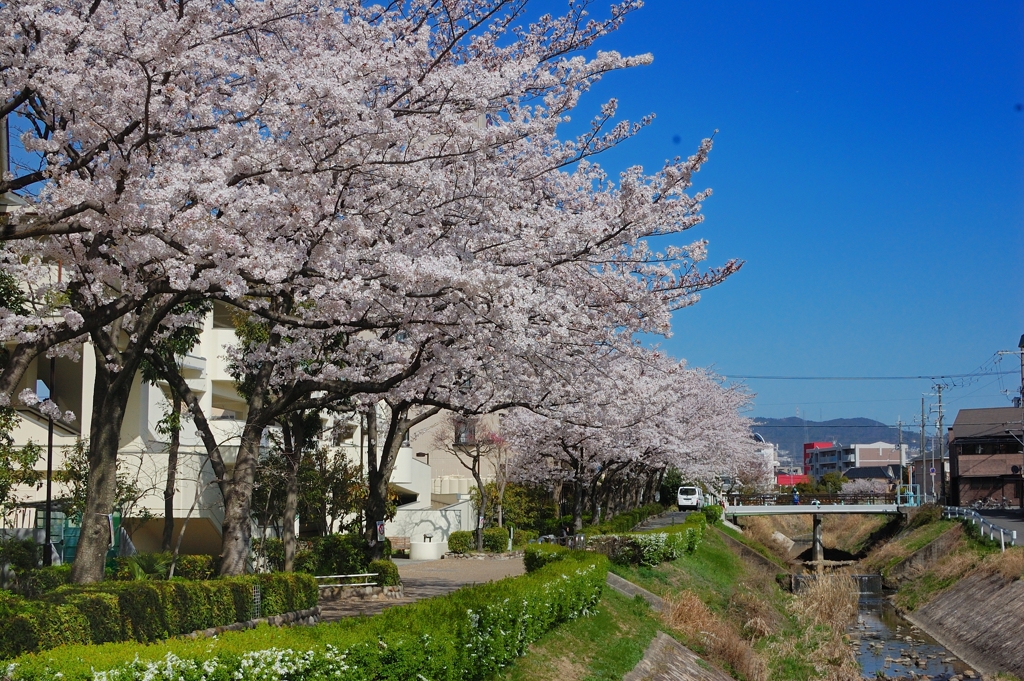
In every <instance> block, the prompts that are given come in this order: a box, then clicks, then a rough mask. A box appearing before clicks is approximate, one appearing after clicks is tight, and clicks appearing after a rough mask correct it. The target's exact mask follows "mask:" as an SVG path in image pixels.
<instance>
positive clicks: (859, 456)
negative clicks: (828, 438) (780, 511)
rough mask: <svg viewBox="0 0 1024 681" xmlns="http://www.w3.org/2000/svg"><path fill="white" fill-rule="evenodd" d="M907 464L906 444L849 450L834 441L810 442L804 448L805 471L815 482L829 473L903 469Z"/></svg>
mask: <svg viewBox="0 0 1024 681" xmlns="http://www.w3.org/2000/svg"><path fill="white" fill-rule="evenodd" d="M906 462H907V446H906V445H900V446H897V445H893V444H889V443H887V442H872V443H871V444H864V445H849V446H845V447H844V446H843V445H841V444H837V443H833V442H808V443H807V444H805V445H804V472H805V473H806V474H807V475H809V476H811V477H812V478H813V479H815V480H821V478H822V476H824V475H827V474H828V473H837V472H838V473H841V474H843V475H846V473H847V471H849V470H851V469H854V468H873V467H883V468H884V467H889V466H903V465H905V464H906ZM847 477H849V476H847Z"/></svg>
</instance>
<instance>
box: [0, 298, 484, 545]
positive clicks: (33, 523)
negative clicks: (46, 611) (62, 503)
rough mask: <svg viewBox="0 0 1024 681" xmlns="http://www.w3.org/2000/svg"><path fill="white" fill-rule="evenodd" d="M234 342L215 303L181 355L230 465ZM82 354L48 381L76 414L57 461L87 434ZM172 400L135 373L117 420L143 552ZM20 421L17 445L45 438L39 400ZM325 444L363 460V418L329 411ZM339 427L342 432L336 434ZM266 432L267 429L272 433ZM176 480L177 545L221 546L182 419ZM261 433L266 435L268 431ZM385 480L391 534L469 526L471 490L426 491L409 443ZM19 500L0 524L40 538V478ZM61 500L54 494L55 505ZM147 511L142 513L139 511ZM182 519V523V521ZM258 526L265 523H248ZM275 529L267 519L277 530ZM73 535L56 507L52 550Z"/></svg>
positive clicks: (207, 488) (30, 376) (159, 490)
mask: <svg viewBox="0 0 1024 681" xmlns="http://www.w3.org/2000/svg"><path fill="white" fill-rule="evenodd" d="M235 341H236V337H235V333H234V329H233V326H232V323H231V310H230V308H228V307H227V306H224V305H221V304H217V305H215V307H214V311H213V313H212V314H210V315H209V316H208V317H207V319H206V323H205V326H204V328H203V331H202V333H201V334H200V337H199V343H198V345H197V346H196V347H195V348H194V349H193V351H192V352H191V353H190V354H189V355H187V356H185V357H184V358H181V360H180V361H181V368H182V373H183V376H184V378H185V379H186V380H187V381H188V383H189V386H190V387H191V388H192V390H193V391H194V392H195V393H196V395H197V396H198V397H199V399H200V404H201V406H202V408H203V411H204V413H205V414H206V415H207V419H208V420H209V423H210V427H211V429H212V430H213V432H214V435H215V437H216V438H217V441H218V443H219V444H220V445H221V452H222V455H223V456H224V459H225V463H226V465H227V466H228V467H229V468H230V467H231V466H232V465H233V464H234V457H235V455H236V454H237V451H238V443H239V440H240V436H241V432H242V427H243V425H244V423H245V419H246V416H247V407H246V402H245V400H244V399H243V398H242V397H241V396H240V395H239V394H238V393H237V391H236V390H235V384H234V380H233V379H232V377H231V375H230V373H229V372H228V362H227V360H226V358H225V347H226V346H229V345H232V344H234V343H235ZM79 354H80V356H81V360H80V361H77V362H76V361H73V360H71V359H66V358H58V359H57V360H56V364H55V374H54V378H55V380H54V385H53V389H52V391H51V398H52V399H54V401H55V402H56V403H57V405H58V406H59V407H60V409H61V411H62V412H64V411H71V412H74V414H75V415H76V416H77V418H76V419H74V420H73V421H63V420H61V421H57V422H55V423H54V441H53V467H54V469H55V470H59V469H61V468H62V467H63V466H64V459H65V455H66V453H67V452H68V451H69V450H70V448H72V447H73V446H74V445H75V443H76V441H78V440H79V439H80V438H83V437H88V433H89V426H90V417H91V407H90V405H91V404H92V398H93V394H92V391H93V380H94V377H95V361H96V360H95V354H94V352H93V350H92V348H91V347H90V346H89V345H88V344H86V345H84V346H83V347H82V348H81V349H80V351H79ZM49 365H50V360H48V359H46V358H38V359H37V360H35V361H34V362H33V364H32V365H31V366H30V367H29V369H28V371H27V372H26V374H25V377H24V378H23V380H22V382H21V384H20V385H19V386H18V389H17V391H16V393H15V394H18V393H20V392H21V391H22V390H23V389H26V388H29V389H31V390H33V391H36V388H37V381H39V380H41V381H43V382H44V383H47V384H49V371H50V367H49ZM169 408H170V392H169V390H168V388H167V386H166V385H165V384H158V385H151V384H148V383H145V382H143V381H142V380H141V376H136V377H135V383H134V384H133V386H132V392H131V400H130V403H129V406H128V410H127V413H126V415H125V419H124V423H123V425H122V428H121V449H120V454H119V461H120V465H121V473H122V474H125V475H127V476H129V477H130V478H131V479H132V480H133V481H134V482H135V484H136V485H137V486H138V487H139V488H141V489H142V490H144V491H145V493H144V494H143V496H142V498H141V499H140V501H139V502H138V504H137V505H136V506H135V507H134V508H132V509H126V510H125V513H126V517H125V518H123V519H122V521H121V526H122V527H124V530H125V532H124V533H119V535H120V537H122V538H123V537H124V536H125V533H127V536H128V538H129V539H130V541H131V544H132V545H133V546H134V548H135V549H137V550H139V551H142V552H147V551H158V550H159V549H160V544H161V536H162V532H163V523H164V520H163V514H164V501H163V489H164V486H165V481H166V475H167V448H168V442H167V437H166V436H164V435H162V434H161V433H160V432H159V430H158V428H157V424H158V423H159V421H160V420H161V419H162V418H163V417H164V415H165V414H166V413H167V411H168V409H169ZM18 411H19V413H20V415H21V417H22V418H21V423H20V425H19V426H18V428H17V429H16V431H15V432H14V433H13V435H14V438H15V442H16V443H17V444H24V443H26V442H28V441H30V440H31V441H34V442H35V443H37V444H40V445H42V446H43V447H44V449H45V446H46V441H47V420H46V418H45V417H44V416H43V415H42V414H41V413H40V412H39V411H38V410H37V409H35V408H32V407H22V406H19V409H18ZM335 420H344V421H345V423H344V424H339V425H341V426H343V427H341V428H334V425H335ZM323 426H324V428H323V431H322V432H323V435H322V440H321V445H322V446H325V447H329V448H330V449H331V450H332V451H333V453H334V454H335V456H344V457H347V458H348V459H349V460H351V461H352V462H353V463H355V462H359V463H360V464H361V465H362V466H365V464H366V461H365V457H366V453H365V449H364V447H363V446H362V443H363V441H364V439H363V433H362V431H361V427H360V422H359V419H357V418H354V417H353V418H349V417H346V416H344V415H341V416H337V415H330V414H327V413H325V415H324V418H323ZM338 432H343V433H344V434H345V436H344V437H342V438H337V437H334V436H333V435H334V434H336V433H338ZM268 434H269V433H268ZM180 441H181V446H180V451H179V455H178V473H177V485H176V492H175V496H174V518H175V538H177V536H178V533H179V532H180V531H181V529H182V527H183V526H185V528H186V529H185V532H184V534H183V535H182V544H181V551H182V552H183V553H207V554H214V555H215V554H217V553H218V552H219V549H220V543H221V525H222V522H223V517H224V514H223V500H222V498H221V494H220V490H219V488H218V487H217V485H216V484H215V481H214V475H213V472H212V470H211V468H210V464H209V460H208V457H207V456H206V448H205V447H204V445H203V443H202V440H201V439H200V437H199V435H198V433H197V432H196V429H195V427H194V426H193V425H192V424H191V422H189V421H187V420H186V421H183V424H182V430H181V433H180ZM265 442H266V443H267V444H269V439H268V438H267V437H266V435H265ZM45 467H46V460H45V452H44V457H43V458H41V459H40V461H39V462H38V464H37V468H38V469H40V470H45ZM391 484H392V486H393V487H394V488H395V489H396V491H397V492H398V493H399V495H400V496H401V498H403V500H406V501H407V503H404V504H403V505H402V506H400V507H399V510H398V515H397V516H396V518H395V519H394V521H392V522H391V523H389V526H388V528H387V530H386V531H387V534H388V535H389V536H391V537H410V538H412V539H413V540H419V539H420V538H421V537H422V535H424V534H432V535H434V537H436V539H435V541H444V540H446V539H447V536H448V534H449V533H450V532H452V531H455V530H459V529H463V528H464V527H465V528H466V529H469V528H470V527H471V526H472V516H473V512H472V507H471V504H470V503H469V499H468V494H467V495H466V496H465V497H463V495H460V494H456V495H454V496H450V495H449V496H444V497H442V498H440V499H435V498H433V497H432V483H431V470H430V465H429V464H428V459H427V458H426V457H416V456H414V452H413V448H412V447H410V446H403V447H402V449H401V452H400V454H399V460H398V463H397V465H396V466H395V471H394V473H393V474H392V478H391ZM66 493H67V490H66V489H62V487H61V485H59V484H57V483H55V484H54V489H53V498H54V499H55V500H59V499H61V498H62V497H63V496H66ZM18 498H19V502H20V503H21V505H20V506H19V507H18V508H16V509H15V510H14V511H13V512H11V513H10V514H8V516H7V517H5V518H3V519H2V523H3V527H4V528H5V529H7V530H8V531H12V530H13V531H14V532H16V533H18V534H21V535H25V534H32V535H34V536H35V537H36V539H37V541H39V542H40V543H42V542H43V541H44V539H45V538H44V536H43V535H44V531H43V529H42V528H43V513H44V511H43V507H44V506H45V487H43V486H42V485H40V486H38V487H35V488H31V489H26V488H23V489H20V490H18ZM55 508H59V503H58V504H56V505H55ZM144 511H148V514H149V515H150V516H151V518H150V519H149V520H143V519H142V518H143V517H144V515H145V513H144ZM186 519H188V522H187V525H186V523H185V521H186ZM254 529H257V531H263V530H262V529H261V528H254ZM276 529H279V528H271V531H274V530H276ZM75 537H77V534H76V529H75V525H74V521H73V519H69V518H64V517H63V514H61V513H59V512H56V513H54V520H53V522H52V532H51V541H52V542H53V543H54V545H55V547H56V548H57V551H58V554H63V553H65V552H67V553H69V554H70V552H73V544H74V542H75Z"/></svg>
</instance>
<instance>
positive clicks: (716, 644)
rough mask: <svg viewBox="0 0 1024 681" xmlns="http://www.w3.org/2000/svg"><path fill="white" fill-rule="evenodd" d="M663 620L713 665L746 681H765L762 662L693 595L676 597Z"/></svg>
mask: <svg viewBox="0 0 1024 681" xmlns="http://www.w3.org/2000/svg"><path fill="white" fill-rule="evenodd" d="M664 617H665V622H666V624H668V625H669V626H670V627H672V628H673V629H675V630H676V631H679V632H680V633H682V634H683V636H684V637H685V638H686V639H687V642H689V643H690V644H691V645H693V646H694V647H699V648H702V649H703V650H704V651H705V654H706V655H707V656H708V657H710V658H711V659H712V660H713V661H715V662H717V663H719V664H721V665H722V666H724V667H727V668H729V669H732V670H733V671H735V672H737V673H738V674H740V675H742V676H743V678H745V679H747V681H767V679H768V665H767V663H766V662H765V661H764V659H763V658H762V657H761V656H760V655H759V654H758V653H757V652H756V651H755V650H754V649H753V647H752V646H751V645H750V643H749V642H748V641H746V640H744V638H743V637H742V636H740V635H739V633H737V632H736V630H735V629H734V628H733V627H732V626H731V625H730V624H729V623H728V622H726V621H725V620H723V619H721V618H720V617H719V616H718V615H716V614H715V613H714V612H712V611H711V609H710V608H708V606H707V605H705V604H704V602H703V601H702V600H701V599H700V597H699V596H698V595H697V594H695V593H694V592H692V591H690V590H689V589H686V590H683V591H680V592H679V593H678V594H676V595H675V596H674V597H673V598H672V600H671V601H670V607H669V608H668V610H666V612H665V616H664Z"/></svg>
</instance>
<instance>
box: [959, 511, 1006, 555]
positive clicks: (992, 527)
mask: <svg viewBox="0 0 1024 681" xmlns="http://www.w3.org/2000/svg"><path fill="white" fill-rule="evenodd" d="M942 517H943V518H957V519H958V520H970V521H971V523H972V524H973V525H978V526H979V528H978V529H979V530H981V536H982V537H984V536H985V531H986V530H988V538H989V539H991V540H993V541H995V538H996V533H997V532H998V533H999V546H1000V548H1001V549H1002V550H1003V551H1005V550H1006V540H1007V539H1009V540H1010V546H1016V545H1017V530H1007V529H1005V528H1002V527H999V526H998V525H996V524H994V523H991V522H989V521H988V519H986V518H985V517H983V516H982V515H981V514H980V513H978V512H977V511H974V510H971V509H969V508H960V507H959V506H943V507H942Z"/></svg>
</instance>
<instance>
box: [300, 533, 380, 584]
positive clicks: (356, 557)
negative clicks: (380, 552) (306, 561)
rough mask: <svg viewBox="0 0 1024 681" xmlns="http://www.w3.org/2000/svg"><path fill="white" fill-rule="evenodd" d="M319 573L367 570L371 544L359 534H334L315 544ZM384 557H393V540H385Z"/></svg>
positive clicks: (343, 573) (351, 573) (336, 573)
mask: <svg viewBox="0 0 1024 681" xmlns="http://www.w3.org/2000/svg"><path fill="white" fill-rule="evenodd" d="M313 555H314V557H315V559H316V572H315V574H318V575H356V574H359V573H361V572H366V566H367V565H368V564H369V563H370V559H371V556H370V546H369V545H368V544H367V543H366V540H365V539H363V537H362V535H359V534H332V535H328V536H326V537H320V538H319V539H317V540H316V542H315V543H314V544H313ZM384 557H385V558H390V557H391V542H390V541H389V540H387V539H385V540H384Z"/></svg>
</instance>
